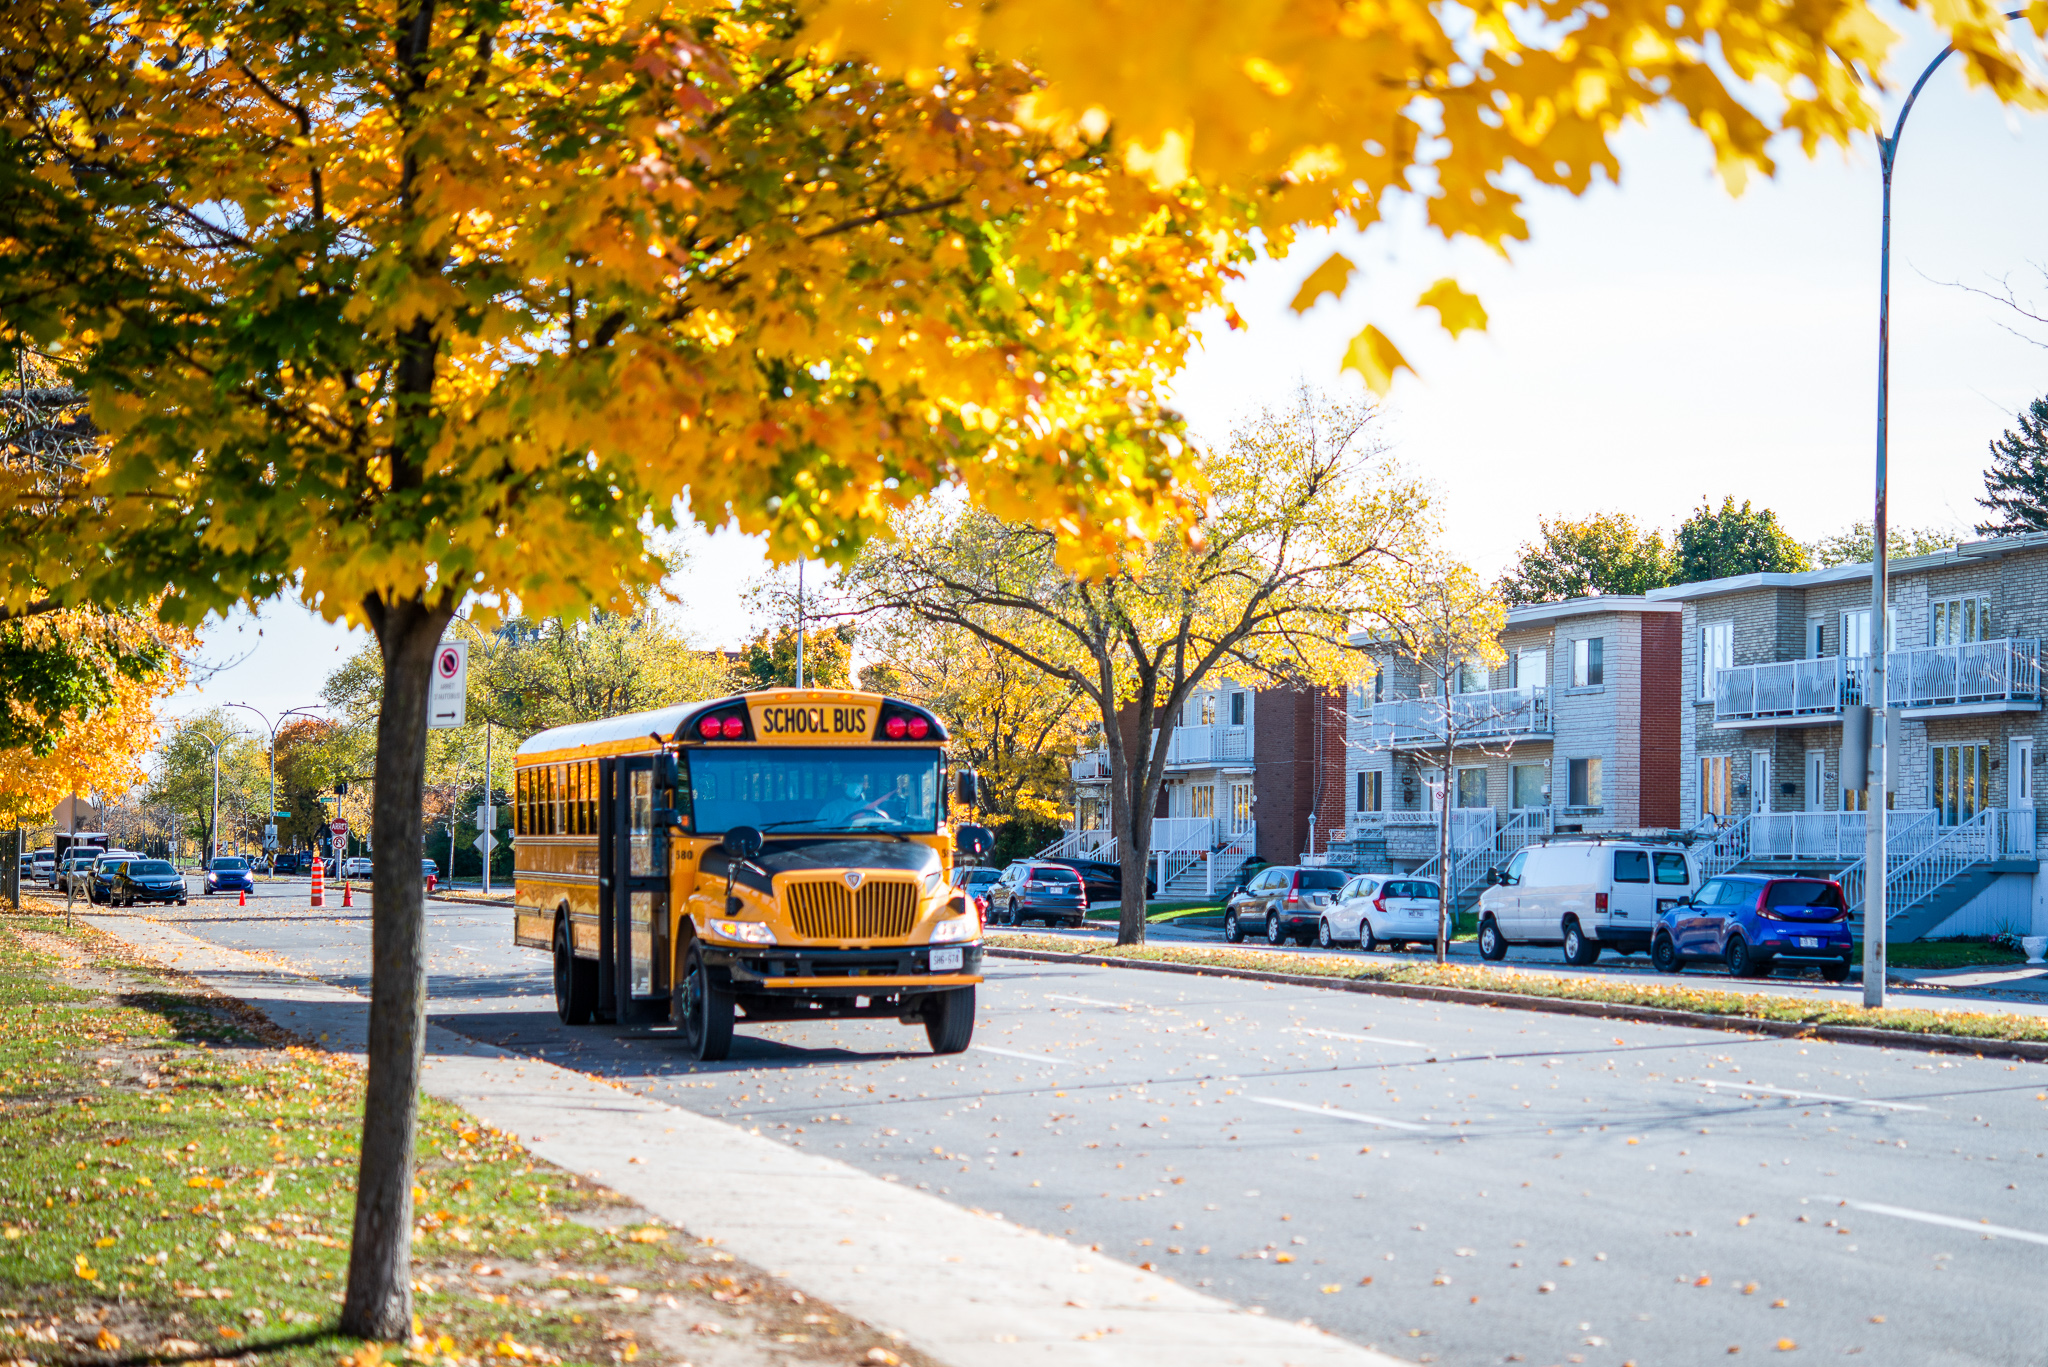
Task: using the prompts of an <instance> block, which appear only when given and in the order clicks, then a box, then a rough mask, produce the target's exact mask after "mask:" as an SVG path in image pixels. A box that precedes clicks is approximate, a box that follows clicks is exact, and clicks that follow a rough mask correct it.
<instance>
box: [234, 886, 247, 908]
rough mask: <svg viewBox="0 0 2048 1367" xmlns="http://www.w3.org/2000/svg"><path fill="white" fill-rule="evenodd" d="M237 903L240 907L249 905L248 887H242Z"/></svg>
mask: <svg viewBox="0 0 2048 1367" xmlns="http://www.w3.org/2000/svg"><path fill="white" fill-rule="evenodd" d="M235 905H236V906H238V907H246V906H248V905H249V890H248V889H247V888H243V889H242V892H241V896H240V897H239V898H238V899H237V900H236V902H235Z"/></svg>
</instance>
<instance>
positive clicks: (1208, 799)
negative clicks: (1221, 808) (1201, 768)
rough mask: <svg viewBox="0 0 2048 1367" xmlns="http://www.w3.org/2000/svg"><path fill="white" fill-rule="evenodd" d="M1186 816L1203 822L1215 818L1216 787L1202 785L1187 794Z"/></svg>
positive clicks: (1206, 784)
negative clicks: (1187, 809)
mask: <svg viewBox="0 0 2048 1367" xmlns="http://www.w3.org/2000/svg"><path fill="white" fill-rule="evenodd" d="M1188 803H1189V811H1188V815H1189V816H1192V817H1195V818H1198V819H1200V820H1204V821H1213V820H1215V818H1216V785H1214V784H1213V783H1204V784H1201V785H1199V786H1197V787H1195V788H1193V789H1191V790H1190V791H1189V793H1188Z"/></svg>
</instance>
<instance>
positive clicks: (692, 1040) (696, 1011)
mask: <svg viewBox="0 0 2048 1367" xmlns="http://www.w3.org/2000/svg"><path fill="white" fill-rule="evenodd" d="M675 981H676V986H675V993H674V995H673V997H672V998H671V999H670V1014H672V1015H673V1016H674V1017H675V1023H676V1029H677V1031H678V1032H679V1033H680V1034H681V1035H682V1037H683V1047H684V1048H685V1049H688V1050H689V1051H690V1054H691V1056H692V1057H693V1058H695V1059H696V1060H697V1061H698V1062H699V1063H716V1062H718V1061H719V1060H720V1059H722V1058H724V1057H725V1056H726V1053H727V1052H728V1051H729V1050H730V1049H731V1048H732V1020H733V1000H732V993H731V992H730V991H728V990H726V989H725V988H722V987H720V986H719V985H718V983H717V982H716V981H715V980H714V979H713V978H712V976H711V967H710V965H708V964H706V963H705V962H704V951H703V949H702V948H701V947H699V946H698V945H697V944H696V943H694V942H692V943H691V945H690V948H689V951H688V952H687V953H686V954H685V955H684V956H683V971H682V972H681V973H679V974H677V975H676V980H675Z"/></svg>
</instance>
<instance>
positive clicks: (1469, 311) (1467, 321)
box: [1415, 276, 1486, 337]
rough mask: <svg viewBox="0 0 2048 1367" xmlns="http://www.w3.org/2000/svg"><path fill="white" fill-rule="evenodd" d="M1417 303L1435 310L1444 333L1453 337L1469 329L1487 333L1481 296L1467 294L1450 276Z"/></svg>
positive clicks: (1433, 286) (1430, 288) (1428, 291)
mask: <svg viewBox="0 0 2048 1367" xmlns="http://www.w3.org/2000/svg"><path fill="white" fill-rule="evenodd" d="M1415 302H1416V304H1417V305H1419V306H1420V307H1422V308H1426V309H1435V310H1436V316H1437V318H1438V319H1439V320H1440V321H1441V322H1442V323H1443V325H1444V331H1445V332H1448V333H1450V334H1451V336H1453V337H1456V336H1458V335H1459V334H1460V333H1462V332H1464V331H1466V330H1467V329H1468V328H1470V329H1476V330H1478V331H1480V332H1484V331H1486V310H1485V309H1484V308H1482V307H1480V304H1479V296H1478V295H1476V294H1467V293H1466V292H1465V291H1464V290H1463V289H1462V288H1461V287H1460V286H1459V284H1458V282H1457V281H1455V280H1453V279H1451V278H1450V277H1449V276H1445V277H1444V278H1443V279H1441V280H1439V281H1437V282H1436V283H1435V284H1434V285H1431V286H1430V287H1429V288H1428V289H1426V290H1424V291H1423V292H1422V297H1421V298H1419V299H1417V300H1416V301H1415Z"/></svg>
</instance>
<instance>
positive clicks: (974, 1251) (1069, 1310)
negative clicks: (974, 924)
mask: <svg viewBox="0 0 2048 1367" xmlns="http://www.w3.org/2000/svg"><path fill="white" fill-rule="evenodd" d="M93 923H94V924H95V925H96V926H98V927H99V928H100V929H101V930H103V931H105V932H106V933H108V934H110V935H113V936H116V937H117V938H119V939H122V940H124V941H126V942H127V943H129V944H131V945H133V946H135V947H136V948H137V949H138V950H141V951H142V952H144V953H147V954H149V955H150V956H151V957H153V958H155V959H156V960H157V961H159V962H160V963H163V964H165V965H167V966H169V967H173V968H176V969H178V970H180V971H182V972H185V973H188V974H191V975H192V976H194V977H196V978H198V979H199V980H200V981H202V982H204V983H206V984H207V985H208V986H210V987H212V988H213V989H214V990H216V991H218V992H221V993H223V994H225V995H227V996H231V997H235V998H238V999H240V1000H242V1001H244V1002H247V1003H249V1004H250V1005H251V1006H254V1007H256V1008H257V1009H258V1010H260V1011H262V1012H263V1013H264V1014H265V1015H267V1016H269V1017H270V1018H271V1019H272V1020H273V1021H275V1022H277V1023H278V1024H279V1025H281V1026H283V1027H284V1028H286V1029H288V1030H291V1031H294V1032H295V1033H297V1034H299V1035H302V1036H304V1037H305V1038H307V1039H309V1040H317V1041H320V1042H322V1043H323V1044H324V1045H325V1047H327V1048H328V1049H331V1050H334V1051H337V1052H346V1053H350V1054H359V1053H360V1051H361V1047H362V1046H361V1041H362V1039H363V1034H364V1028H365V1023H366V1020H367V1017H368V1007H369V1003H368V1001H367V1000H366V999H364V998H362V997H359V996H356V995H355V994H353V993H349V992H345V991H343V990H341V989H339V988H335V987H330V986H328V985H326V984H325V983H322V982H319V981H318V980H316V979H312V978H307V977H300V976H297V975H294V974H291V973H287V972H283V971H281V970H279V969H277V968H276V967H274V966H273V965H271V964H269V963H266V962H265V961H263V960H260V959H257V958H255V957H254V956H251V955H247V954H243V953H240V952H238V951H235V950H229V949H222V948H219V947H217V946H214V945H212V944H209V943H207V942H205V941H203V940H198V939H195V938H193V937H191V936H189V935H185V934H183V933H181V932H179V931H176V930H172V929H170V928H169V927H167V926H163V925H159V924H155V923H152V922H149V921H143V920H138V919H134V918H131V917H117V916H98V915H96V916H94V917H93ZM425 1088H426V1090H427V1091H428V1092H429V1093H431V1094H432V1095H434V1096H438V1097H441V1098H443V1099H445V1100H447V1101H450V1102H453V1103H455V1104H457V1105H459V1106H462V1107H464V1108H465V1109H466V1110H468V1111H470V1112H471V1113H472V1114H474V1115H476V1116H477V1117H478V1118H479V1119H481V1120H483V1121H485V1122H487V1123H489V1124H491V1125H494V1126H497V1127H498V1128H499V1129H502V1130H504V1131H506V1132H507V1133H510V1134H515V1135H517V1136H519V1137H520V1138H521V1140H522V1142H524V1143H525V1145H526V1147H527V1148H529V1149H530V1150H532V1152H533V1153H535V1154H536V1155H538V1156H539V1157H541V1158H544V1159H546V1160H547V1161H549V1162H551V1163H554V1164H557V1165H558V1166H560V1167H563V1168H566V1169H569V1170H571V1171H574V1172H580V1173H583V1174H585V1175H587V1176H589V1177H591V1178H593V1179H596V1180H599V1181H602V1182H603V1183H604V1185H605V1186H607V1187H609V1188H611V1189H612V1190H613V1191H616V1192H618V1193H619V1194H620V1195H622V1196H626V1197H629V1198H631V1199H632V1200H634V1201H636V1202H638V1203H639V1204H640V1205H641V1206H642V1207H644V1208H645V1209H647V1210H648V1211H650V1212H651V1213H653V1214H655V1215H657V1216H659V1217H661V1218H662V1219H664V1220H666V1221H668V1222H670V1223H672V1224H676V1225H679V1226H682V1227H683V1228H685V1229H687V1230H688V1231H690V1232H691V1233H692V1234H694V1235H696V1236H697V1237H699V1238H705V1237H712V1238H715V1239H716V1240H717V1242H718V1243H719V1245H720V1246H721V1247H723V1248H725V1249H727V1250H728V1251H730V1252H732V1253H733V1254H735V1255H736V1256H738V1257H740V1258H743V1259H746V1260H747V1261H749V1262H752V1263H754V1264H756V1265H758V1266H760V1267H763V1268H766V1269H768V1270H769V1271H771V1272H773V1273H774V1274H775V1275H776V1276H779V1277H783V1278H786V1279H787V1280H789V1281H791V1282H793V1283H795V1284H797V1285H799V1286H801V1287H803V1288H804V1289H805V1290H807V1291H810V1292H813V1293H815V1294H816V1295H817V1296H819V1297H821V1298H822V1299H824V1300H826V1301H828V1302H830V1303H832V1304H834V1305H836V1306H837V1307H838V1308H839V1309H840V1310H841V1311H843V1312H845V1313H847V1314H850V1315H854V1316H858V1317H859V1318H861V1319H864V1320H866V1321H867V1322H868V1323H870V1324H873V1325H875V1326H876V1327H877V1328H880V1329H883V1330H886V1331H890V1332H894V1333H900V1334H901V1335H902V1336H903V1337H904V1338H905V1340H907V1341H908V1342H909V1343H910V1344H912V1345H913V1346H915V1347H916V1348H918V1349H919V1350H920V1351H923V1352H925V1353H928V1354H930V1355H932V1356H933V1357H935V1358H938V1359H940V1360H942V1361H944V1362H947V1363H949V1364H952V1367H1018V1365H1019V1364H1027V1363H1030V1364H1037V1363H1053V1362H1057V1363H1060V1364H1063V1365H1064V1364H1081V1365H1082V1367H1093V1365H1096V1364H1099V1365H1100V1367H1123V1365H1124V1364H1141V1365H1142V1364H1158V1367H1396V1364H1397V1363H1398V1360H1397V1359H1395V1358H1391V1357H1388V1356H1385V1355H1384V1354H1381V1353H1377V1352H1373V1351H1370V1350H1368V1349H1365V1348H1362V1347H1359V1346H1357V1345H1355V1344H1352V1343H1349V1342H1346V1341H1345V1340H1342V1339H1338V1338H1334V1337H1332V1336H1330V1335H1327V1334H1324V1333H1321V1332H1320V1331H1317V1330H1315V1329H1311V1328H1306V1327H1302V1326H1298V1325H1294V1324H1288V1323H1284V1322H1277V1321H1273V1320H1268V1319H1265V1318H1262V1317H1260V1316H1257V1315H1252V1314H1248V1313H1245V1312H1243V1311H1240V1310H1238V1309H1237V1308H1236V1307H1234V1306H1232V1305H1230V1304H1228V1303H1227V1302H1224V1301H1221V1300H1218V1299H1215V1298H1214V1297H1210V1296H1205V1295H1202V1294H1200V1293H1198V1292H1195V1291H1192V1290H1190V1289H1188V1288H1186V1287H1183V1286H1181V1285H1179V1284H1178V1283H1176V1282H1174V1281H1172V1280H1170V1279H1168V1278H1166V1277H1162V1276H1159V1275H1157V1274H1155V1273H1149V1272H1145V1271H1142V1270H1140V1269H1137V1268H1133V1267H1131V1266H1129V1265H1128V1264H1125V1263H1121V1262H1118V1261H1116V1260H1114V1259H1110V1258H1105V1257H1103V1256H1102V1255H1100V1254H1097V1253H1091V1252H1089V1251H1087V1250H1085V1249H1083V1248H1079V1247H1076V1246H1075V1245H1072V1244H1069V1243H1066V1242H1064V1241H1062V1240H1059V1239H1054V1238H1051V1237H1049V1236H1046V1235H1043V1234H1040V1233H1038V1232H1036V1231H1034V1230H1029V1229H1025V1228H1023V1227H1021V1226H1018V1225H1013V1224H1007V1223H1003V1222H1001V1221H999V1220H998V1219H996V1218H995V1217H993V1216H986V1215H981V1214H977V1213H974V1212H970V1211H966V1210H962V1209H960V1208H959V1207H957V1206H953V1205H951V1204H949V1203H947V1202H945V1201H943V1200H940V1199H939V1198H937V1197H935V1196H928V1195H925V1194H924V1193H921V1192H917V1191H912V1190H906V1189H905V1188H903V1187H901V1186H897V1185H895V1184H892V1183H888V1182H884V1181H881V1180H879V1179H877V1178H874V1177H871V1176H869V1175H867V1174H866V1173H864V1172H861V1171H859V1170H857V1169H855V1168H852V1167H850V1166H848V1165H846V1164H843V1163H838V1162H835V1161H833V1160H831V1159H828V1158H821V1157H817V1156H814V1155H810V1154H804V1153H798V1152H795V1151H794V1150H791V1149H788V1148H785V1147H784V1146H783V1145H781V1144H779V1143H777V1142H776V1141H774V1140H772V1139H767V1138H764V1137H762V1136H760V1135H759V1134H757V1133H752V1132H747V1131H742V1130H740V1129H738V1128H737V1127H735V1126H731V1125H727V1124H724V1123H722V1122H720V1121H716V1120H711V1119H708V1118H706V1117H703V1116H699V1115H696V1114H695V1113H693V1112H690V1111H684V1110H680V1109H677V1108H675V1107H672V1106H666V1105H662V1104H660V1103H658V1102H655V1101H651V1100H648V1099H645V1098H642V1097H637V1096H634V1095H633V1094H632V1093H630V1092H627V1091H624V1090H621V1089H619V1088H615V1087H611V1086H608V1085H606V1084H604V1083H600V1082H597V1081H595V1080H594V1079H592V1078H589V1077H587V1076H585V1075H583V1074H581V1073H576V1072H571V1071H570V1070H568V1069H565V1068H560V1067H557V1066H556V1065H554V1064H551V1063H547V1062H545V1061H543V1060H541V1059H538V1058H530V1057H527V1056H525V1055H521V1054H512V1053H507V1052H505V1051H502V1050H498V1049H494V1048H491V1047H489V1046H486V1045H482V1044H478V1043H476V1042H475V1041H473V1040H470V1039H468V1038H466V1037H464V1036H462V1035H458V1034H456V1033H455V1032H453V1031H451V1030H447V1029H445V1028H442V1027H440V1026H433V1025H430V1026H428V1027H427V1032H426V1073H425Z"/></svg>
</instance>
